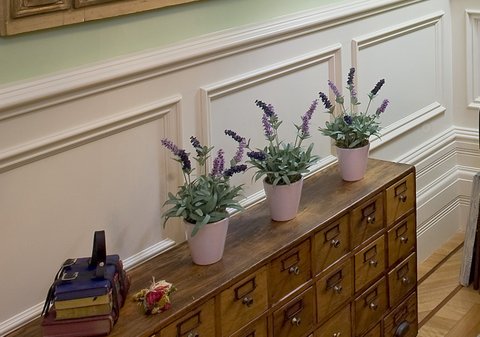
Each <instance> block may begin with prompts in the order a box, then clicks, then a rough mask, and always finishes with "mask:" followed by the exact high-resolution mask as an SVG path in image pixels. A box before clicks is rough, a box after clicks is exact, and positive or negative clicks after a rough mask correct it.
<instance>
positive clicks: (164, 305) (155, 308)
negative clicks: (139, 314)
mask: <svg viewBox="0 0 480 337" xmlns="http://www.w3.org/2000/svg"><path fill="white" fill-rule="evenodd" d="M176 290H177V289H176V288H175V287H174V286H173V284H171V283H168V282H166V281H165V280H161V281H158V282H155V278H153V281H152V285H151V286H150V288H146V289H142V290H140V291H139V292H138V293H136V294H135V295H133V299H134V301H137V302H141V303H140V305H142V306H143V310H144V311H145V313H146V314H148V315H154V314H158V313H161V312H164V311H165V310H168V309H170V308H171V306H172V303H171V302H170V295H171V294H172V293H173V292H174V291H176Z"/></svg>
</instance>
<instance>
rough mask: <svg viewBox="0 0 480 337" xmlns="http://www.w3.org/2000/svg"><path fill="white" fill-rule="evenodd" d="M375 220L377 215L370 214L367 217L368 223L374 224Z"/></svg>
mask: <svg viewBox="0 0 480 337" xmlns="http://www.w3.org/2000/svg"><path fill="white" fill-rule="evenodd" d="M374 222H375V216H374V215H372V216H368V217H367V223H370V224H373V223H374Z"/></svg>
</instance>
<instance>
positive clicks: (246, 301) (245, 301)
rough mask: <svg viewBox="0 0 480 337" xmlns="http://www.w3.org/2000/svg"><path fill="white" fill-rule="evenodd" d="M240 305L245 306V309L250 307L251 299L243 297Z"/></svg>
mask: <svg viewBox="0 0 480 337" xmlns="http://www.w3.org/2000/svg"><path fill="white" fill-rule="evenodd" d="M242 303H243V304H245V305H246V306H247V307H250V306H251V305H252V304H253V298H251V297H250V296H245V297H244V298H243V300H242Z"/></svg>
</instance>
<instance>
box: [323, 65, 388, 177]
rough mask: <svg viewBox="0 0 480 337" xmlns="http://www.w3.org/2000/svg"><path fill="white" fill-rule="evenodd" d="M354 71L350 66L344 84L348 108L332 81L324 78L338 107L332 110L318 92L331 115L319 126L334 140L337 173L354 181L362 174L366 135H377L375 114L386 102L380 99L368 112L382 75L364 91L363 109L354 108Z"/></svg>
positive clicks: (379, 87) (378, 132)
mask: <svg viewBox="0 0 480 337" xmlns="http://www.w3.org/2000/svg"><path fill="white" fill-rule="evenodd" d="M354 75H355V68H350V71H349V73H348V79H347V87H346V88H347V89H348V91H349V94H350V107H349V109H347V108H346V106H345V98H344V95H343V94H342V93H341V92H340V90H338V88H337V87H336V85H335V84H334V83H333V82H331V81H328V86H329V87H330V89H331V91H332V92H333V93H334V95H335V102H336V103H337V107H338V108H340V111H338V112H337V111H336V107H335V106H334V105H332V103H331V102H330V100H329V99H328V97H327V95H325V94H324V93H323V92H320V93H319V95H320V99H321V100H322V102H323V104H324V106H325V109H326V112H327V113H329V114H331V115H332V119H331V120H330V121H327V122H326V123H325V127H324V128H319V130H320V132H321V133H322V134H323V135H325V136H329V137H330V138H332V139H333V140H334V142H335V147H336V152H337V157H338V164H339V168H340V173H341V175H342V178H343V180H345V181H357V180H360V179H362V178H363V176H364V175H365V171H366V168H367V159H368V151H369V148H370V137H371V136H374V137H380V122H379V118H380V115H381V114H382V113H383V112H385V109H386V108H387V106H388V104H389V101H388V99H384V100H383V102H382V104H381V105H380V106H379V107H378V108H377V109H376V110H375V112H374V113H373V114H369V112H368V110H369V108H370V103H371V102H372V100H373V99H374V98H375V97H376V96H377V94H378V92H379V90H380V89H381V88H382V86H383V85H384V84H385V80H384V79H382V80H380V81H378V82H377V84H376V85H375V87H374V88H373V89H372V90H371V91H370V92H369V93H368V98H369V101H368V105H367V108H366V109H365V111H364V112H361V111H357V110H358V106H360V104H361V103H360V102H359V100H358V98H357V91H356V89H355V84H354Z"/></svg>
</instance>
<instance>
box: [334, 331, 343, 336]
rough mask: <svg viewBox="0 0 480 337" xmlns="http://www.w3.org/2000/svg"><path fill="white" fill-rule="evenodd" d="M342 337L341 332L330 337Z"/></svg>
mask: <svg viewBox="0 0 480 337" xmlns="http://www.w3.org/2000/svg"><path fill="white" fill-rule="evenodd" d="M341 335H342V333H341V332H335V333H334V334H333V335H332V337H340V336H341Z"/></svg>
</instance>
